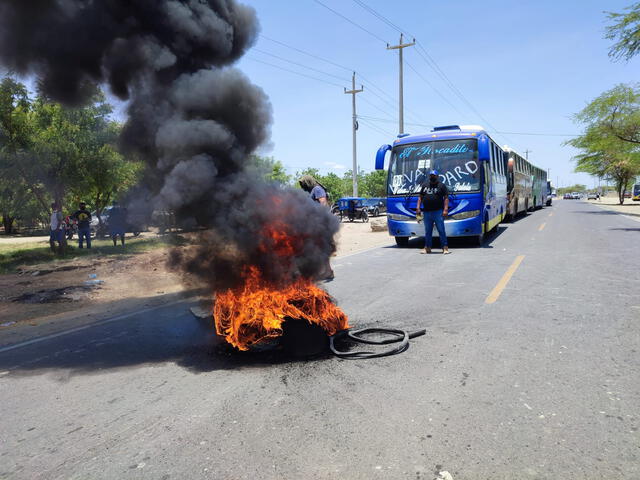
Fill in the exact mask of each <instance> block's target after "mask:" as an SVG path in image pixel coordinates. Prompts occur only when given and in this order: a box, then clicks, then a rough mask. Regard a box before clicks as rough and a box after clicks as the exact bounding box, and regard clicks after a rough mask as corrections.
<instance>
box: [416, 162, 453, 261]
mask: <svg viewBox="0 0 640 480" xmlns="http://www.w3.org/2000/svg"><path fill="white" fill-rule="evenodd" d="M420 213H422V215H423V216H424V250H422V251H421V252H420V253H431V244H432V241H433V239H432V237H433V225H434V224H435V225H436V228H437V229H438V236H439V237H440V245H441V246H442V253H444V254H445V255H446V254H448V253H451V252H450V251H449V247H448V245H447V233H446V232H445V228H444V219H445V218H446V216H447V215H448V214H449V191H448V190H447V186H446V185H445V184H444V183H442V182H441V181H440V177H439V176H438V171H437V170H431V171H430V172H429V181H428V182H425V183H423V184H422V188H420V195H419V196H418V204H417V205H416V215H419V214H420Z"/></svg>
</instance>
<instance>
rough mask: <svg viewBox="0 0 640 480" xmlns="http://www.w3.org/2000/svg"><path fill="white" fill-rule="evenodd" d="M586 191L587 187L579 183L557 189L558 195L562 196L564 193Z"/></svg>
mask: <svg viewBox="0 0 640 480" xmlns="http://www.w3.org/2000/svg"><path fill="white" fill-rule="evenodd" d="M586 190H587V186H586V185H582V184H580V183H577V184H575V185H571V186H569V187H562V188H558V192H557V193H558V195H564V194H565V193H572V192H585V191H586Z"/></svg>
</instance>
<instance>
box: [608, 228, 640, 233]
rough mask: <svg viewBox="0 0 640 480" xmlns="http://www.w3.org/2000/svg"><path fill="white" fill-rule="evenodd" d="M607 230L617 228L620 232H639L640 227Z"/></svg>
mask: <svg viewBox="0 0 640 480" xmlns="http://www.w3.org/2000/svg"><path fill="white" fill-rule="evenodd" d="M609 230H618V231H621V232H640V228H610V229H609Z"/></svg>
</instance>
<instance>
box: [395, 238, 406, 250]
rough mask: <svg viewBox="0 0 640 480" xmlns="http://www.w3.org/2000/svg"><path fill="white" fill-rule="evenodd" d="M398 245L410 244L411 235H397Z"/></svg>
mask: <svg viewBox="0 0 640 480" xmlns="http://www.w3.org/2000/svg"><path fill="white" fill-rule="evenodd" d="M395 239H396V245H397V246H398V247H400V248H404V247H408V246H409V237H395Z"/></svg>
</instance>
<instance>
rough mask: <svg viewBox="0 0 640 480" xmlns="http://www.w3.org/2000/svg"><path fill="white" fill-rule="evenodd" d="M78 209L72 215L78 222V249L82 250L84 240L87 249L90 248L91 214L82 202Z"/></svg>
mask: <svg viewBox="0 0 640 480" xmlns="http://www.w3.org/2000/svg"><path fill="white" fill-rule="evenodd" d="M78 207H79V209H78V211H76V213H74V214H73V215H72V217H73V218H75V219H76V220H77V221H78V248H82V244H83V243H84V240H85V239H86V241H87V248H91V212H89V210H87V204H86V203H84V202H80V205H79V206H78Z"/></svg>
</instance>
